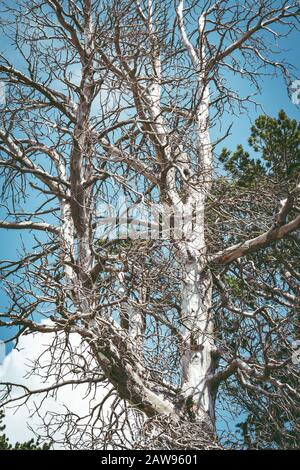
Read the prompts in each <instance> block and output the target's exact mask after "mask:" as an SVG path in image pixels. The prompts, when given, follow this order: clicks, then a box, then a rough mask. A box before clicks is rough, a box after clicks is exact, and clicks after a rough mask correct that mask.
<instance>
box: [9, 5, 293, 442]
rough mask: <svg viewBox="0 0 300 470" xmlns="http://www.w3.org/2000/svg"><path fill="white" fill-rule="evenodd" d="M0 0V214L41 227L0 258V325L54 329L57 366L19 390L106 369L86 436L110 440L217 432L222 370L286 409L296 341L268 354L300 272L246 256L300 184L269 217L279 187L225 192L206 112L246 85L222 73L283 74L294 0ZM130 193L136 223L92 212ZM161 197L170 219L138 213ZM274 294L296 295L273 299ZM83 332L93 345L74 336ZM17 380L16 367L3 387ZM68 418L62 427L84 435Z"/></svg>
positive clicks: (256, 77)
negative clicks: (165, 230)
mask: <svg viewBox="0 0 300 470" xmlns="http://www.w3.org/2000/svg"><path fill="white" fill-rule="evenodd" d="M1 11H2V14H1V28H2V30H3V31H4V33H3V34H4V35H5V37H6V38H7V45H6V44H5V45H4V46H1V49H2V53H1V57H0V79H1V80H2V82H3V83H4V84H5V87H6V105H5V107H2V108H1V110H0V116H1V126H0V152H1V160H0V166H1V170H2V177H1V178H2V202H1V204H2V212H3V211H4V212H5V214H4V216H3V217H2V220H1V221H0V227H1V228H2V229H6V230H8V229H13V230H16V229H17V230H20V231H21V230H23V231H24V230H26V231H30V233H31V234H32V240H33V243H32V245H31V246H30V243H28V245H26V246H25V247H24V255H23V256H22V257H21V256H20V257H18V258H17V259H15V260H12V261H8V260H4V261H2V262H1V278H2V283H3V288H4V289H5V292H6V295H7V296H8V297H9V298H10V305H9V307H8V309H7V310H5V311H3V312H2V313H1V317H0V325H1V326H7V327H12V326H17V327H18V330H17V333H16V335H17V337H19V335H22V334H31V333H34V332H40V333H45V334H46V333H52V334H54V337H55V341H54V345H52V346H49V350H50V351H52V352H53V354H52V361H50V363H49V364H48V368H46V367H45V365H41V364H40V365H38V364H36V365H35V366H34V367H35V368H36V370H37V371H39V372H40V373H42V372H43V370H47V373H48V376H50V377H53V386H51V387H48V388H46V389H45V390H44V391H43V390H38V391H34V390H25V389H24V394H21V395H20V401H21V402H24V400H26V399H27V397H28V396H31V395H33V394H34V393H39V394H42V393H46V394H48V393H52V392H53V393H54V392H55V390H57V389H58V388H59V387H62V386H64V385H65V384H68V383H70V379H69V378H68V377H69V375H68V374H70V373H72V374H75V375H74V376H72V379H71V380H72V383H73V384H74V385H76V384H79V383H81V384H82V383H87V384H89V386H90V387H92V386H95V387H96V392H95V393H96V395H97V393H100V392H99V390H102V391H103V389H105V387H106V388H107V393H108V395H109V396H114V397H116V398H115V400H116V401H115V402H114V406H113V407H112V418H111V422H110V426H108V428H109V430H108V431H107V432H106V431H104V429H108V428H106V427H105V426H104V425H102V434H101V433H100V434H99V435H98V436H97V437H96V436H95V435H93V433H89V432H88V431H87V429H88V426H91V425H92V424H91V423H92V422H93V416H94V415H95V413H96V411H97V413H98V418H99V419H100V420H101V419H102V418H101V416H102V415H101V412H102V411H103V410H104V408H105V405H104V403H105V400H104V399H102V398H101V399H99V404H98V406H97V407H96V408H95V409H94V410H92V411H91V419H90V420H88V422H86V421H85V424H84V427H85V429H86V434H85V436H92V438H91V439H90V441H89V439H88V438H87V437H86V440H85V445H86V446H87V447H88V446H90V447H100V448H105V447H107V446H108V445H110V446H116V447H119V448H122V446H123V447H126V448H128V447H130V446H136V447H140V448H141V447H143V446H145V447H147V446H150V445H152V446H153V447H154V448H171V449H172V448H179V449H180V448H181V449H191V448H192V449H198V448H199V449H200V448H212V447H217V446H218V445H219V444H218V443H217V439H216V434H215V421H216V416H215V415H216V398H217V396H218V390H219V397H220V400H222V402H223V401H225V402H226V398H228V401H230V399H231V398H232V396H235V397H236V399H238V400H239V403H240V404H241V403H242V398H243V395H244V400H245V402H246V401H247V400H248V401H251V394H252V393H254V394H257V396H262V397H263V398H262V401H261V406H262V407H263V406H266V405H264V404H263V399H264V398H265V399H266V400H271V401H272V400H273V399H274V400H279V402H280V403H281V404H282V407H283V408H285V409H286V408H287V409H288V410H291V409H292V408H293V406H294V407H295V403H296V402H297V400H299V394H298V392H297V391H296V387H295V386H294V385H291V384H290V383H289V382H288V381H286V380H281V379H280V377H279V376H280V374H279V375H278V373H279V372H278V371H282V370H283V369H286V368H288V370H289V373H290V374H292V375H293V377H295V374H296V372H295V370H296V369H295V368H294V365H293V364H292V362H291V358H290V357H289V358H288V359H282V360H279V359H278V358H277V359H276V357H275V356H274V354H275V352H274V351H273V349H272V346H271V344H270V345H269V343H265V341H266V339H265V335H266V334H267V335H269V337H270V338H273V340H274V344H275V343H278V344H280V345H281V346H280V347H282V348H288V349H289V351H291V345H290V340H291V338H292V333H291V332H285V328H287V325H291V324H293V321H294V320H293V319H292V318H294V317H293V315H294V314H295V313H294V312H295V309H297V301H296V297H297V295H298V294H292V293H291V290H292V289H294V290H295V292H296V291H297V289H299V287H295V286H296V285H297V282H299V272H298V271H297V269H296V268H295V266H294V265H293V263H291V264H290V267H288V266H286V271H284V272H285V273H287V272H289V275H290V278H293V281H289V282H290V283H292V282H293V283H294V284H293V285H290V287H289V288H287V289H286V288H285V287H284V286H283V284H282V282H283V279H282V278H281V277H280V276H281V275H282V276H284V275H285V274H284V273H283V271H282V265H280V266H281V267H279V264H280V263H279V264H278V265H277V264H276V267H274V271H273V274H272V275H270V277H269V279H266V277H267V275H266V273H267V271H268V269H269V268H268V266H266V267H265V268H264V267H263V266H261V265H259V267H258V265H256V264H255V263H256V261H255V259H254V258H255V256H256V254H259V253H266V251H268V250H269V251H271V254H270V256H272V253H276V249H277V248H276V247H278V246H279V245H280V243H281V242H282V241H283V240H285V239H287V238H288V237H291V236H296V234H297V230H299V227H300V215H299V213H297V201H298V203H299V200H298V197H299V186H297V184H296V183H295V185H294V188H293V189H292V190H291V191H290V192H289V196H288V197H286V198H285V199H284V200H283V202H282V205H281V207H280V208H279V209H277V223H276V226H274V225H273V218H274V210H275V209H276V207H278V205H277V202H276V200H272V197H271V196H270V194H271V195H273V192H272V191H273V189H274V188H272V191H271V190H270V188H269V187H266V188H260V191H261V193H260V195H259V196H258V192H255V203H254V202H253V201H254V199H253V201H252V202H253V207H252V206H251V197H252V196H253V193H251V192H249V191H248V193H247V194H246V195H245V194H244V193H243V194H241V193H239V190H238V189H236V190H235V192H234V191H233V192H232V193H231V194H229V193H228V192H227V189H228V187H227V186H226V184H225V182H224V181H223V180H222V176H221V177H220V175H218V173H217V170H218V162H217V157H216V158H214V149H215V147H216V144H217V142H213V141H212V140H211V136H210V130H211V129H212V127H213V126H214V125H215V124H216V123H217V122H218V120H220V119H222V117H223V116H224V113H225V112H228V110H229V111H230V112H232V113H235V114H237V113H241V112H242V111H246V110H247V106H248V104H249V102H251V100H252V98H251V97H249V96H240V95H239V94H238V93H237V92H236V91H234V90H233V89H231V87H230V80H231V78H232V77H238V79H240V80H246V81H248V82H250V83H251V86H253V87H255V88H256V89H257V90H259V84H260V77H261V75H263V74H267V73H269V74H274V75H276V74H277V73H283V74H284V76H285V78H286V79H287V81H288V80H289V79H290V72H289V70H288V66H287V64H285V63H284V62H283V61H282V60H281V58H280V51H281V49H280V47H281V45H282V44H283V42H282V41H283V40H284V38H285V37H287V36H288V35H289V34H292V33H293V31H295V30H297V25H298V21H299V20H298V17H299V2H297V1H294V0H292V1H290V2H287V1H277V0H276V1H275V0H261V1H253V0H247V1H242V2H241V1H235V2H227V1H224V0H220V1H210V0H209V1H206V2H199V1H192V0H191V1H186V2H184V1H183V0H179V1H175V2H171V1H165V2H159V1H156V0H142V1H128V0H118V1H115V0H110V1H102V0H96V1H91V0H80V1H77V2H74V1H72V0H66V1H58V0H45V1H43V2H41V1H39V0H33V1H30V2H29V1H27V0H20V1H19V2H18V4H17V5H15V6H12V4H11V2H8V1H2V2H1ZM11 44H12V46H11ZM276 44H277V45H278V49H277V50H276V47H277V46H276ZM276 54H279V58H277V57H276ZM225 134H226V132H225V131H224V132H223V134H222V135H220V139H219V140H222V139H223V138H224V137H225ZM224 178H225V177H224ZM222 181H223V183H224V187H223V189H222V184H223V183H222ZM276 188H278V187H276ZM276 188H275V189H276ZM275 189H274V191H275ZM281 189H282V188H279V190H280V191H281ZM280 191H279V192H280ZM266 192H267V195H266V194H265V193H266ZM253 197H254V196H253ZM122 198H123V200H125V201H126V204H127V207H126V210H125V212H126V224H127V225H126V230H129V229H133V230H132V232H131V238H126V237H125V236H124V233H123V235H122V236H121V237H120V234H119V232H118V234H119V235H118V236H117V237H116V236H115V237H114V236H112V233H114V234H116V233H117V231H118V230H121V231H122V230H124V224H122V217H123V218H124V212H123V215H122V211H120V213H118V216H117V217H116V219H115V220H116V224H115V226H114V227H113V230H115V232H113V231H111V227H108V225H107V226H104V228H106V229H107V230H106V231H105V230H102V231H101V230H100V229H99V227H102V228H103V219H104V220H106V221H107V219H106V218H105V217H106V215H107V214H106V213H105V210H104V204H106V206H108V205H110V206H112V207H117V206H118V207H119V205H120V204H119V201H120V199H122ZM155 204H156V205H157V204H160V205H161V207H162V206H163V207H164V212H163V216H166V214H168V220H170V219H172V220H173V223H171V229H170V231H169V236H160V233H161V227H160V228H159V229H157V227H156V228H154V225H153V227H150V232H149V230H148V229H149V223H148V222H146V223H145V224H144V225H143V224H142V222H141V221H140V220H139V223H137V220H136V219H137V217H135V216H134V213H135V212H134V211H135V209H136V208H138V210H139V211H140V210H141V209H140V208H141V207H143V208H144V209H145V211H146V212H147V210H151V208H152V207H153V206H154V205H155ZM262 208H263V210H262ZM129 210H130V211H131V214H133V215H132V217H131V218H130V217H129V219H128V211H129ZM251 211H252V212H251ZM261 212H262V213H263V216H262V217H261V218H260V213H261ZM178 214H179V216H178ZM183 214H184V217H185V216H186V215H187V218H186V219H184V223H183V224H182V223H181V221H182V215H183ZM128 220H129V226H130V227H129V228H128ZM174 220H175V223H174ZM163 223H164V222H162V224H163ZM101 224H102V225H101ZM137 224H139V227H140V229H139V230H140V231H138V230H134V228H135V226H136V225H137ZM162 224H161V222H159V223H158V225H159V226H161V225H162ZM176 224H177V225H176ZM150 225H151V224H150ZM141 227H144V236H141ZM249 227H250V228H249ZM151 230H152V232H151ZM178 230H179V232H180V236H178ZM155 231H156V235H154V233H155ZM145 233H146V234H148V235H149V233H150V235H149V236H145ZM295 243H297V242H295ZM278 244H279V245H278ZM253 256H254V258H253ZM274 256H275V257H276V255H274ZM277 259H279V258H277ZM271 264H272V263H271V261H270V266H271ZM274 266H275V265H274ZM264 269H265V271H264ZM270 269H271V268H270ZM276 269H278V270H279V271H276ZM249 270H250V271H251V270H252V276H253V279H254V281H253V283H252V285H251V283H249V282H248V281H247V279H246V280H245V281H244V285H243V286H244V287H243V289H245V292H247V293H248V294H249V296H250V295H251V292H252V293H253V286H254V285H255V286H256V294H257V297H256V301H257V302H256V303H255V302H254V303H253V302H252V303H251V302H250V303H249V304H247V300H246V297H247V296H246V294H245V295H244V299H243V298H241V296H240V295H239V292H237V291H235V290H234V288H235V286H234V285H233V279H234V280H235V279H236V278H237V279H239V282H242V280H243V279H245V276H246V274H245V273H248V272H249ZM276 273H277V274H276ZM264 276H265V278H264ZM236 282H237V281H236ZM247 282H248V284H247ZM286 282H288V281H286ZM255 283H258V284H255ZM258 289H259V291H258ZM272 289H273V290H272ZM276 289H277V290H276ZM270 291H272V292H273V303H272V302H271V301H269V300H268V295H270ZM297 292H298V293H299V290H298V291H297ZM248 294H247V295H248ZM258 297H259V300H257V299H258ZM262 299H265V300H262ZM279 304H280V305H281V308H282V309H283V310H284V311H285V312H287V311H288V312H290V313H285V314H282V316H281V318H279V317H280V314H279V313H278V312H279V311H278V310H277V311H276V306H277V305H279ZM245 305H246V306H249V305H250V306H251V305H252V308H250V309H249V310H245V309H244V307H245ZM277 316H278V318H277ZM41 317H43V318H45V319H48V320H49V319H50V320H51V322H49V321H48V322H46V323H45V322H44V323H43V322H41ZM226 322H227V323H226ZM228 322H229V323H230V322H231V323H232V324H233V326H232V328H233V330H234V335H233V337H232V331H231V332H230V331H229V327H228ZM225 323H226V324H225ZM251 325H252V326H251ZM251 328H252V329H251ZM72 333H76V334H78V335H80V337H81V339H82V348H83V351H84V353H82V356H81V355H79V356H78V355H77V354H73V353H72V347H71V345H70V344H69V337H70V335H71V334H72ZM251 335H252V336H251ZM250 336H251V338H250ZM274 338H275V339H274ZM234 340H235V343H236V345H235V346H233V345H232V344H233V342H234ZM243 340H244V343H245V342H246V343H247V341H248V343H249V344H250V343H251V342H252V346H251V347H250V346H249V347H250V353H249V350H248V349H247V347H246V346H247V345H246V346H245V344H244V346H243V344H242V342H243ZM270 341H271V340H270ZM255 344H258V345H260V348H259V347H258V346H257V349H256V346H254V345H255ZM266 344H268V346H266ZM58 351H60V354H59V356H57V354H58ZM66 354H68V360H66V359H65V360H64V358H65V355H66ZM84 357H85V359H84ZM66 364H73V365H72V367H71V365H70V366H67V365H66ZM75 364H76V365H77V367H76V371H77V372H76V373H74V367H73V366H74V365H75ZM54 366H56V368H55V367H54ZM294 369H295V370H294ZM232 384H233V385H232ZM12 388H13V385H12V384H5V386H4V388H3V390H4V392H3V403H9V402H10V400H11V398H10V395H9V393H10V392H11V390H12ZM234 388H235V389H236V392H233V389H234ZM101 393H102V392H101ZM230 397H231V398H230ZM249 397H250V398H249ZM241 406H242V405H241ZM289 407H290V408H289ZM217 408H218V407H217ZM95 410H96V411H95ZM101 410H102V411H101ZM297 410H298V411H297V412H298V414H299V405H298V408H297ZM287 412H288V414H289V416H290V414H291V411H287ZM270 414H271V415H272V412H271V411H270ZM71 418H72V417H71V416H70V414H69V415H68V419H65V423H68V432H66V436H68V437H66V442H67V444H70V445H73V446H76V444H74V442H75V441H76V439H75V437H74V439H73V438H72V435H73V434H74V436H75V434H76V432H77V431H76V426H75V424H73V421H72V419H71ZM274 419H275V418H274ZM290 419H292V418H291V416H290ZM125 422H126V423H127V424H126V426H127V428H126V429H127V431H124V423H125ZM52 424H53V423H52ZM48 426H50V424H49V422H48ZM93 426H96V425H95V424H94V425H93ZM126 426H125V427H126ZM128 429H131V434H130V433H129V434H130V436H131V437H130V438H129V437H128V436H129V434H128V433H127V434H126V432H129V431H128ZM77 430H78V427H77ZM123 431H124V432H123ZM122 432H123V434H122ZM83 435H84V433H83V432H81V436H83ZM120 436H121V437H120ZM122 436H123V437H122ZM149 436H150V438H151V439H150V441H151V442H152V444H150V443H149V442H150V441H149ZM72 439H73V441H72ZM122 439H123V440H122ZM269 439H270V442H273V441H272V438H269ZM76 442H77V441H76ZM281 445H282V446H284V444H281Z"/></svg>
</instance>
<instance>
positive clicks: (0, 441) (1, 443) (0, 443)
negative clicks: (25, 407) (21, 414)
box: [0, 410, 51, 450]
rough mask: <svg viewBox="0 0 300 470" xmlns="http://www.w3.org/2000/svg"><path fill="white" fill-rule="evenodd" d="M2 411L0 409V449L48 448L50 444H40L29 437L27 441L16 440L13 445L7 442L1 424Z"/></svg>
mask: <svg viewBox="0 0 300 470" xmlns="http://www.w3.org/2000/svg"><path fill="white" fill-rule="evenodd" d="M3 418H4V412H3V411H2V410H0V450H50V448H51V444H46V443H45V444H43V445H42V446H41V445H40V443H39V441H38V440H36V441H35V440H34V439H30V441H27V442H23V443H20V442H17V443H16V444H15V445H14V446H13V445H12V444H11V443H10V442H9V439H8V437H7V436H6V434H5V433H4V431H5V425H4V424H3Z"/></svg>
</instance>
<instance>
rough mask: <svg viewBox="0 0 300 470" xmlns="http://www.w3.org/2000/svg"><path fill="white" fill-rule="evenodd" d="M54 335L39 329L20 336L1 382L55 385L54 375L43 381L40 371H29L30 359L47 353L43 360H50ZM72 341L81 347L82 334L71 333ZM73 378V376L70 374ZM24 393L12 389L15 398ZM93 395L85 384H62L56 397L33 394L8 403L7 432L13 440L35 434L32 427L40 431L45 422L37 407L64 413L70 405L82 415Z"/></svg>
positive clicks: (31, 386)
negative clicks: (18, 402)
mask: <svg viewBox="0 0 300 470" xmlns="http://www.w3.org/2000/svg"><path fill="white" fill-rule="evenodd" d="M53 339H54V335H53V334H42V333H36V334H34V335H28V336H21V338H20V341H19V344H18V349H13V350H12V351H11V352H10V353H9V354H8V355H7V356H6V357H5V359H4V361H3V363H2V365H0V382H10V383H16V384H23V385H25V386H26V387H28V388H29V389H30V390H34V389H39V388H42V387H45V386H49V385H53V378H52V379H48V380H46V381H44V379H41V377H39V376H37V375H29V376H28V372H29V371H30V369H31V366H30V364H31V362H32V361H36V360H37V358H38V357H39V356H40V355H41V354H42V353H43V352H45V351H46V353H44V356H43V358H42V364H46V363H47V360H49V355H50V352H49V353H48V352H47V349H48V348H49V345H50V344H51V343H52V341H53ZM70 342H71V344H72V347H73V348H74V349H76V348H79V347H80V346H79V345H80V338H79V336H78V335H72V337H71V339H70ZM68 378H70V377H68ZM22 394H23V390H22V388H21V387H16V388H15V389H14V390H13V393H12V396H13V397H14V398H16V397H17V396H20V395H22ZM92 398H93V397H92V396H89V395H87V396H86V385H79V386H77V387H76V388H74V387H72V385H67V386H64V387H62V388H61V389H59V390H58V391H57V396H56V397H51V396H49V397H47V398H46V399H45V400H42V397H41V396H38V395H35V396H32V397H31V398H30V399H29V400H28V401H27V403H26V404H25V405H22V406H21V407H19V408H16V406H15V404H14V406H12V404H11V405H9V406H6V407H5V415H6V416H5V425H6V431H5V432H6V434H7V436H8V437H9V439H10V441H11V442H12V443H16V442H23V441H26V440H29V439H31V438H32V437H34V434H33V432H32V431H31V430H30V428H33V429H34V430H35V431H38V429H39V427H40V426H41V424H42V419H41V418H40V417H39V416H38V415H37V414H36V415H33V416H32V412H33V411H34V410H35V409H38V414H39V415H40V416H44V415H45V414H46V413H47V412H50V413H51V412H55V413H63V412H64V410H65V408H64V405H65V406H67V407H68V408H69V409H70V410H71V411H73V412H76V413H78V414H80V415H86V414H87V413H88V411H89V405H90V401H91V400H92ZM62 433H63V431H61V432H60V433H57V434H56V438H58V439H59V438H62Z"/></svg>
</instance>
